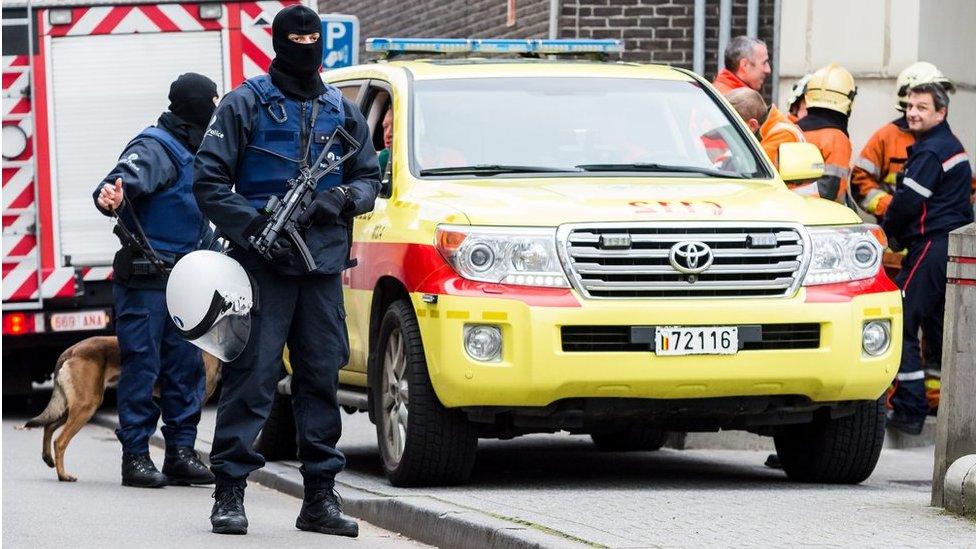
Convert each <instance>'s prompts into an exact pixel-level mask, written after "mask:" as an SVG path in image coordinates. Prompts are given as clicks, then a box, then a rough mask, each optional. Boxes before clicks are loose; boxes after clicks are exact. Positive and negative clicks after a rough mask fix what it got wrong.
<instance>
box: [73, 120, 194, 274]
mask: <svg viewBox="0 0 976 549" xmlns="http://www.w3.org/2000/svg"><path fill="white" fill-rule="evenodd" d="M118 178H121V179H122V190H123V193H124V196H125V200H126V202H128V204H129V205H131V207H132V210H130V209H128V208H126V207H123V208H122V209H120V210H119V216H120V217H121V218H122V220H123V222H125V224H126V227H127V228H128V229H129V230H130V231H132V232H133V233H136V234H138V233H137V228H136V226H135V223H133V222H132V220H131V212H132V211H133V210H134V212H135V215H136V218H137V219H138V221H139V225H141V227H142V230H143V232H144V233H145V234H146V238H147V239H148V240H149V243H150V244H151V245H152V247H153V249H155V250H156V251H157V252H159V253H160V255H161V256H162V257H163V259H166V260H172V259H173V258H174V257H175V256H177V255H181V254H186V253H189V252H191V251H193V250H196V249H198V248H199V247H200V243H201V241H203V240H206V238H207V236H208V235H209V234H210V227H209V224H208V223H207V221H206V220H205V219H204V217H203V214H202V213H200V209H199V208H198V207H197V204H196V201H195V200H194V197H193V155H192V154H191V153H190V151H189V150H187V148H186V146H184V145H183V144H182V143H180V141H179V140H178V139H176V137H174V136H173V135H172V134H170V133H169V132H167V131H166V130H164V129H162V128H158V127H155V126H151V127H149V128H146V129H145V130H143V131H142V132H141V133H140V134H139V135H138V136H136V137H135V138H134V139H133V140H132V141H131V142H129V144H128V145H127V146H126V147H125V149H124V151H123V152H122V155H121V156H120V157H119V161H118V163H117V164H116V165H115V167H114V168H113V169H112V171H111V172H110V173H109V174H108V175H107V176H106V177H105V179H104V180H102V182H101V183H99V184H98V186H97V187H96V188H95V191H94V192H93V193H92V197H93V198H94V199H95V205H96V207H97V208H98V209H99V210H100V211H101V212H102V213H104V214H105V215H111V212H109V211H106V210H104V209H102V208H101V206H98V194H99V193H100V192H101V189H102V187H103V186H104V185H106V184H109V185H114V184H115V180H116V179H118Z"/></svg>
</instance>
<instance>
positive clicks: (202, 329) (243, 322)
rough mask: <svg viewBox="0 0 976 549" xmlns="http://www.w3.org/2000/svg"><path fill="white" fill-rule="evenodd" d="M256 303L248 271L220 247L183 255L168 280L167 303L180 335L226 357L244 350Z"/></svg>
mask: <svg viewBox="0 0 976 549" xmlns="http://www.w3.org/2000/svg"><path fill="white" fill-rule="evenodd" d="M253 306H254V291H253V288H252V287H251V280H250V278H248V276H247V272H245V271H244V268H243V267H241V266H240V264H239V263H237V262H236V261H234V260H233V259H231V258H229V257H227V256H226V255H224V254H222V253H219V252H214V251H210V250H199V251H196V252H191V253H189V254H187V255H185V256H183V258H182V259H180V260H179V261H178V262H177V263H176V265H174V266H173V271H172V272H171V273H170V275H169V281H168V282H167V283H166V307H167V308H168V309H169V316H170V318H172V319H173V323H174V324H176V328H177V330H178V331H179V333H180V335H182V336H183V337H185V338H186V339H187V340H189V342H190V343H192V344H194V345H196V346H197V347H199V348H201V349H203V350H204V351H207V352H208V353H210V354H212V355H213V356H215V357H217V358H219V359H220V360H222V361H224V362H230V361H232V360H234V359H235V358H237V357H238V356H239V355H240V354H241V351H243V350H244V346H245V345H246V344H247V339H248V337H249V336H250V334H251V308H252V307H253Z"/></svg>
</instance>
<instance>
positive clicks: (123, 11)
mask: <svg viewBox="0 0 976 549" xmlns="http://www.w3.org/2000/svg"><path fill="white" fill-rule="evenodd" d="M132 9H133V6H121V7H117V8H112V9H111V10H109V12H108V15H106V16H105V19H102V20H101V22H99V23H98V25H96V26H95V28H94V29H92V31H91V34H111V32H112V31H113V30H115V27H117V26H119V23H121V22H122V20H123V19H125V16H126V15H129V12H131V11H132Z"/></svg>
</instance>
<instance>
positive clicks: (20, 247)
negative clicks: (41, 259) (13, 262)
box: [7, 235, 37, 256]
mask: <svg viewBox="0 0 976 549" xmlns="http://www.w3.org/2000/svg"><path fill="white" fill-rule="evenodd" d="M7 238H10V237H7ZM36 246H37V239H36V238H34V236H33V235H27V236H24V237H23V238H21V240H20V242H17V243H16V244H14V246H13V247H12V248H10V252H9V254H8V255H11V256H18V255H27V254H28V253H30V252H32V251H33V250H34V248H35V247H36Z"/></svg>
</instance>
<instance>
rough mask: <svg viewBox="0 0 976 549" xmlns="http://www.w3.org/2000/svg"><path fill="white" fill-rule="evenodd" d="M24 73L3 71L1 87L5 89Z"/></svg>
mask: <svg viewBox="0 0 976 549" xmlns="http://www.w3.org/2000/svg"><path fill="white" fill-rule="evenodd" d="M22 74H24V73H22V72H5V73H3V89H7V88H9V87H10V86H13V85H14V82H16V81H17V79H18V78H20V76H21V75H22Z"/></svg>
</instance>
